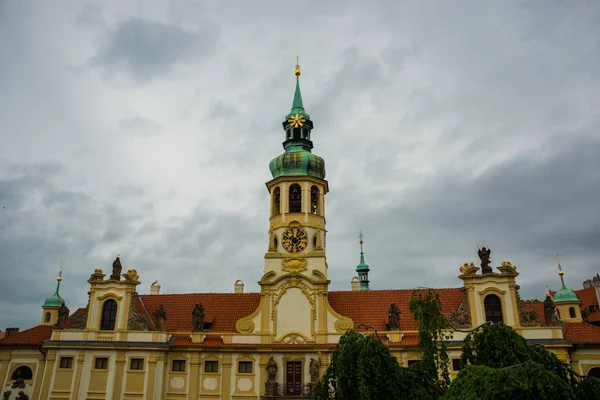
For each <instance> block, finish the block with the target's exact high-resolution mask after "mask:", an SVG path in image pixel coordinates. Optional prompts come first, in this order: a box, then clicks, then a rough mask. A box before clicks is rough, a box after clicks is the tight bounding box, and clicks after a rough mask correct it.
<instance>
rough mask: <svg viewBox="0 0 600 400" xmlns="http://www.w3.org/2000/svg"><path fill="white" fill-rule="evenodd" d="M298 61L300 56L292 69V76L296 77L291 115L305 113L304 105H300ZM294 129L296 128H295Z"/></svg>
mask: <svg viewBox="0 0 600 400" xmlns="http://www.w3.org/2000/svg"><path fill="white" fill-rule="evenodd" d="M299 60H300V56H296V68H295V69H294V75H296V91H295V92H294V101H293V102H292V111H291V114H303V113H305V111H304V104H303V103H302V93H300V75H301V74H302V72H301V71H300V64H299ZM307 118H308V116H307ZM300 126H302V125H300ZM295 127H296V128H297V126H295Z"/></svg>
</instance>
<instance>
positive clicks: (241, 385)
mask: <svg viewBox="0 0 600 400" xmlns="http://www.w3.org/2000/svg"><path fill="white" fill-rule="evenodd" d="M237 387H238V390H239V391H240V392H249V391H250V389H252V380H251V379H249V378H242V379H240V380H238V383H237Z"/></svg>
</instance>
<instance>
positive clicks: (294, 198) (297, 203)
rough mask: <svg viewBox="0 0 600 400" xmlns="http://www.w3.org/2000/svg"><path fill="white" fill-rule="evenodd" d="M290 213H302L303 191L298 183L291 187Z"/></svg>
mask: <svg viewBox="0 0 600 400" xmlns="http://www.w3.org/2000/svg"><path fill="white" fill-rule="evenodd" d="M290 212H291V213H299V212H302V189H301V188H300V185H298V184H297V183H294V184H293V185H291V186H290Z"/></svg>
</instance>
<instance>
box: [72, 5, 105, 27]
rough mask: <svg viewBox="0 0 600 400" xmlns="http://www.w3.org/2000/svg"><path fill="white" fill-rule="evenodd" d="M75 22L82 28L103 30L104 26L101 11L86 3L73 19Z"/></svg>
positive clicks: (95, 6) (96, 6)
mask: <svg viewBox="0 0 600 400" xmlns="http://www.w3.org/2000/svg"><path fill="white" fill-rule="evenodd" d="M75 22H76V23H77V24H79V25H81V26H84V27H94V28H96V27H99V28H103V27H105V26H106V21H105V20H104V15H103V13H102V10H101V9H100V7H98V5H96V4H93V3H87V4H85V5H84V6H83V8H82V9H81V11H80V12H79V14H78V15H77V17H76V18H75Z"/></svg>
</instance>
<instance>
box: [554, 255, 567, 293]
mask: <svg viewBox="0 0 600 400" xmlns="http://www.w3.org/2000/svg"><path fill="white" fill-rule="evenodd" d="M556 262H557V263H558V276H560V283H561V289H566V288H567V287H566V286H565V278H563V275H564V274H565V271H563V270H562V267H561V265H560V258H559V257H558V254H557V255H556Z"/></svg>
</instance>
